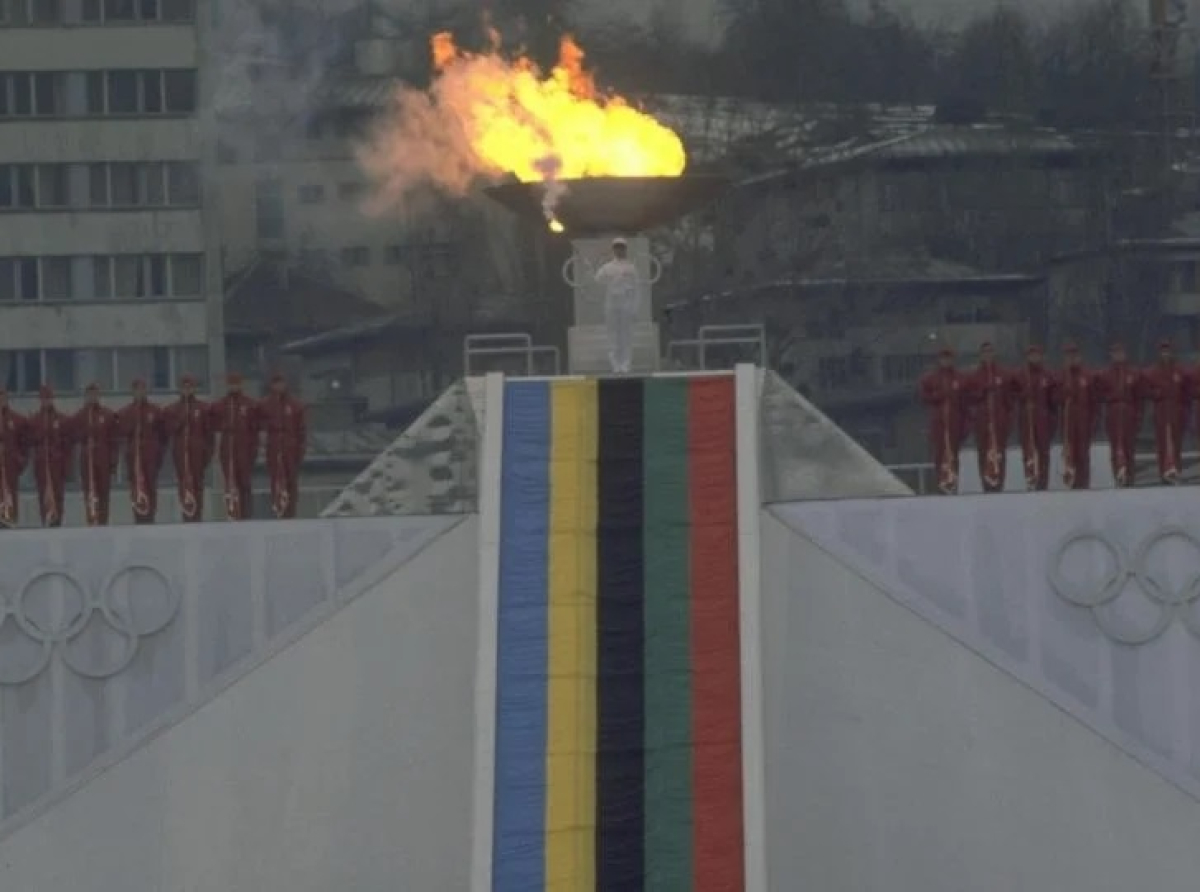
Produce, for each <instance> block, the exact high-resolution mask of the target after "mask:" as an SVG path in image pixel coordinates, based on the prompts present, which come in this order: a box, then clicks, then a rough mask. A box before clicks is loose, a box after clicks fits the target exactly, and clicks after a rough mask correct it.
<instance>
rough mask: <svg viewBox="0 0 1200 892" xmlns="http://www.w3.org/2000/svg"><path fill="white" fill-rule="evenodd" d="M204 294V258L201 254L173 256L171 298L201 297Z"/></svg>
mask: <svg viewBox="0 0 1200 892" xmlns="http://www.w3.org/2000/svg"><path fill="white" fill-rule="evenodd" d="M203 293H204V258H203V257H202V256H201V255H199V254H172V255H171V296H172V297H199V296H200V295H201V294H203Z"/></svg>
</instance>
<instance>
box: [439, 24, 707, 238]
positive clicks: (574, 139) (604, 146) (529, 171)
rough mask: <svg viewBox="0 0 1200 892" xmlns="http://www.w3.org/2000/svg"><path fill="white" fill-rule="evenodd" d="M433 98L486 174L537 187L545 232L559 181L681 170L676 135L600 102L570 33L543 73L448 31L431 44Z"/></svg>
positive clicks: (610, 101) (620, 102)
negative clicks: (468, 45)
mask: <svg viewBox="0 0 1200 892" xmlns="http://www.w3.org/2000/svg"><path fill="white" fill-rule="evenodd" d="M432 52H433V64H434V68H435V70H436V72H437V81H436V83H435V88H434V89H435V93H436V95H437V96H438V99H439V102H440V104H441V105H442V106H443V107H445V106H447V105H448V106H449V108H448V110H449V111H451V112H452V113H453V115H454V117H455V118H456V119H457V121H458V123H459V126H460V127H461V129H462V132H463V135H464V136H465V139H466V141H467V143H468V144H469V146H470V148H471V151H472V152H473V153H474V154H475V155H476V156H477V157H478V160H479V162H480V163H481V165H482V166H483V167H484V168H485V169H486V170H488V171H490V172H492V173H494V174H496V173H501V174H502V173H511V174H513V175H515V176H516V177H517V179H519V180H521V181H522V182H525V183H539V182H540V183H543V184H545V185H546V193H545V197H544V200H543V209H544V210H545V212H546V219H547V221H549V223H550V227H551V229H553V230H554V231H556V232H561V231H563V227H562V224H561V223H559V221H558V220H557V218H556V217H555V215H554V208H555V207H556V205H557V203H558V200H559V199H560V198H561V196H562V194H563V193H564V192H565V188H564V187H563V185H562V184H561V183H560V182H559V181H560V180H564V179H566V180H571V179H581V178H584V177H600V176H611V177H638V176H679V175H680V174H682V173H683V171H684V168H685V167H686V165H687V156H686V154H685V152H684V149H683V142H682V141H681V140H680V138H679V136H678V134H676V133H675V132H674V131H672V130H671V129H669V128H668V127H666V126H664V125H663V124H660V123H659V122H658V121H656V120H654V118H653V117H651V116H650V115H648V114H645V113H644V112H641V111H638V110H637V109H635V108H633V107H632V106H631V105H630V104H629V103H628V102H626V101H625V100H624V99H622V98H621V97H619V96H605V95H602V94H601V93H600V91H599V90H598V89H597V87H596V82H595V79H594V77H593V76H592V74H591V73H590V72H588V71H587V70H586V69H585V68H584V52H583V50H582V49H581V48H580V47H579V45H578V44H577V43H575V41H574V40H573V39H571V38H570V37H564V38H563V39H562V41H561V44H560V46H559V58H558V64H557V65H556V66H555V67H554V68H553V70H552V71H551V72H550V73H549V74H548V75H543V73H542V72H540V71H539V70H538V68H537V66H536V65H534V63H533V62H531V61H530V60H529V59H526V58H517V59H514V60H509V59H505V58H504V57H503V56H502V55H501V54H500V52H499V43H498V39H497V38H496V37H495V36H493V47H492V49H491V51H490V52H488V53H486V54H474V53H468V52H464V51H463V50H461V49H459V47H458V46H456V44H455V42H454V38H453V36H451V35H450V34H446V33H443V34H438V35H435V36H434V38H433V40H432Z"/></svg>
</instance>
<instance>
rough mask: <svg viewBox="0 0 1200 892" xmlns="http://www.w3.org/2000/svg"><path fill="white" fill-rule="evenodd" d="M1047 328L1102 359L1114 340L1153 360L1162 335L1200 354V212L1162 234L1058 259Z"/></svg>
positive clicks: (1186, 352)
mask: <svg viewBox="0 0 1200 892" xmlns="http://www.w3.org/2000/svg"><path fill="white" fill-rule="evenodd" d="M1048 272H1049V288H1050V298H1051V308H1052V313H1051V319H1050V327H1051V331H1052V335H1053V336H1054V337H1056V338H1058V339H1065V338H1070V339H1072V340H1075V341H1078V342H1079V343H1080V344H1081V345H1082V346H1083V347H1084V348H1085V350H1086V352H1087V353H1089V354H1090V355H1091V356H1092V357H1093V358H1094V359H1095V360H1097V361H1099V360H1100V359H1101V358H1102V357H1103V355H1104V350H1105V347H1106V345H1107V344H1108V343H1109V342H1110V341H1115V340H1120V341H1123V342H1124V343H1125V344H1126V345H1127V347H1128V349H1129V350H1130V352H1131V353H1132V354H1133V355H1134V356H1135V357H1138V358H1141V359H1144V360H1146V361H1149V360H1150V359H1151V357H1152V356H1153V353H1154V349H1155V345H1156V344H1157V342H1158V341H1159V339H1160V338H1164V337H1166V338H1170V339H1171V340H1172V341H1173V342H1174V345H1175V349H1176V351H1177V352H1178V353H1179V354H1180V355H1181V356H1195V355H1196V354H1200V213H1195V212H1193V213H1190V214H1185V215H1183V216H1181V217H1180V218H1178V219H1176V220H1175V221H1174V223H1173V224H1172V225H1171V226H1170V227H1169V228H1168V229H1167V231H1165V232H1163V233H1162V234H1161V235H1159V236H1157V237H1140V238H1125V239H1118V240H1115V241H1113V242H1112V243H1111V244H1108V245H1105V246H1104V247H1103V248H1100V249H1096V250H1090V251H1077V252H1073V253H1067V254H1063V255H1060V256H1058V257H1055V258H1053V259H1052V260H1051V262H1050V263H1049V265H1048Z"/></svg>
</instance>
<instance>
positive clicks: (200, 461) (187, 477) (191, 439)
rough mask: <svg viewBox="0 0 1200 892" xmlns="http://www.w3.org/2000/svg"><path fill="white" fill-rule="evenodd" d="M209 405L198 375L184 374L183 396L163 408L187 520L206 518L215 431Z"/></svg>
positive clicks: (164, 422)
mask: <svg viewBox="0 0 1200 892" xmlns="http://www.w3.org/2000/svg"><path fill="white" fill-rule="evenodd" d="M209 409H210V407H209V405H208V403H206V402H204V400H202V399H200V398H199V397H197V396H196V379H195V378H193V377H192V376H191V375H184V376H183V379H182V380H181V381H180V383H179V399H178V400H176V401H175V402H173V403H171V405H169V406H167V408H166V409H165V410H164V411H163V427H164V430H165V432H166V434H167V436H169V437H170V438H171V454H172V457H173V458H174V460H175V478H176V480H177V481H178V486H179V511H180V515H181V516H182V518H183V522H184V523H198V522H200V521H201V520H203V519H204V478H205V476H206V475H207V473H208V463H209V462H210V461H212V453H213V434H212V418H211V417H210V414H209Z"/></svg>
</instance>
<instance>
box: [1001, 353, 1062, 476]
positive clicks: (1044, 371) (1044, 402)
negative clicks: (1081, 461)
mask: <svg viewBox="0 0 1200 892" xmlns="http://www.w3.org/2000/svg"><path fill="white" fill-rule="evenodd" d="M1010 389H1011V391H1012V394H1013V397H1014V398H1015V401H1016V420H1017V431H1018V432H1019V434H1020V438H1021V458H1022V461H1023V465H1024V469H1025V488H1026V489H1029V490H1044V489H1046V488H1047V487H1048V486H1049V485H1050V443H1051V441H1052V440H1053V439H1054V373H1053V372H1051V371H1050V370H1049V369H1048V368H1046V365H1045V352H1044V351H1043V350H1042V348H1041V347H1039V346H1037V345H1033V346H1031V347H1029V348H1028V349H1027V350H1026V351H1025V365H1024V366H1022V367H1021V368H1020V369H1018V370H1017V371H1015V372H1013V373H1012V376H1011V378H1010Z"/></svg>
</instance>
